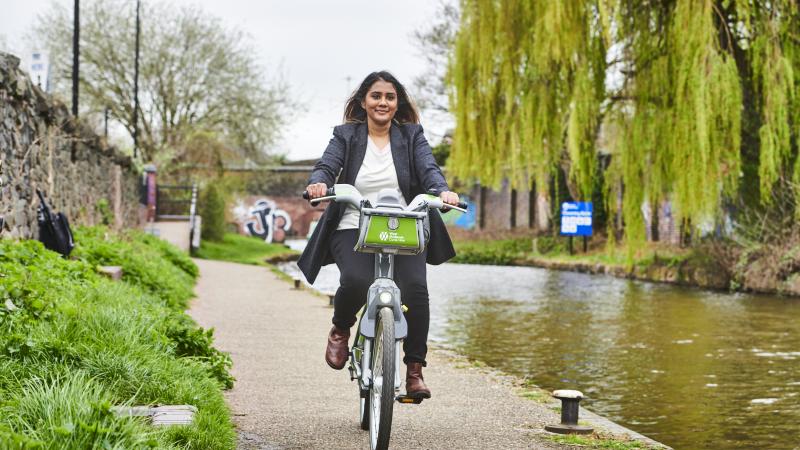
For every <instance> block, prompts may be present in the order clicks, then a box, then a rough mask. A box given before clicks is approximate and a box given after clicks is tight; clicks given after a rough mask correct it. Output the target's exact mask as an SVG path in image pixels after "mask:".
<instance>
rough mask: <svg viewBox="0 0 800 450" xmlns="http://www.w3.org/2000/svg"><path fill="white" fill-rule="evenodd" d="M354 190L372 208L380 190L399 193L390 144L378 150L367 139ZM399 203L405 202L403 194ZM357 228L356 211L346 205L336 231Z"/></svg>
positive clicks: (370, 140) (369, 139)
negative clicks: (367, 201) (390, 190)
mask: <svg viewBox="0 0 800 450" xmlns="http://www.w3.org/2000/svg"><path fill="white" fill-rule="evenodd" d="M355 188H356V189H358V192H360V193H361V195H363V196H364V198H366V199H367V200H369V202H370V203H372V205H373V206H374V205H375V203H376V202H377V201H378V192H380V191H381V189H395V190H397V192H400V184H399V183H398V182H397V171H395V169H394V160H393V159H392V144H391V143H387V144H386V147H384V148H382V149H379V148H378V147H377V146H376V145H375V143H374V142H372V139H371V138H368V139H367V152H366V153H365V154H364V162H363V163H361V169H359V170H358V175H357V176H356V182H355ZM400 201H401V203H402V204H403V206H404V207H405V206H407V205H406V201H405V199H404V198H403V194H402V193H401V194H400ZM353 228H358V209H356V208H355V207H354V206H351V205H347V209H346V210H345V212H344V215H343V216H342V220H341V221H340V222H339V226H338V227H337V228H336V229H337V230H351V229H353Z"/></svg>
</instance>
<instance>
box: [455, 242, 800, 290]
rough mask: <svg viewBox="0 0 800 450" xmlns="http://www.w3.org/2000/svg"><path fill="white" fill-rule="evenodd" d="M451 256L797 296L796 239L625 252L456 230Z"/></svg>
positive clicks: (799, 251) (799, 255)
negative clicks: (778, 242) (770, 243)
mask: <svg viewBox="0 0 800 450" xmlns="http://www.w3.org/2000/svg"><path fill="white" fill-rule="evenodd" d="M458 236H459V238H458V239H456V240H455V242H454V244H455V247H456V253H457V254H456V258H454V259H453V260H452V261H451V262H455V263H468V264H489V265H506V266H522V267H539V268H543V269H550V270H560V271H571V272H579V273H589V274H601V275H609V276H614V277H617V278H626V279H633V280H640V281H649V282H655V283H666V284H672V285H676V286H690V287H698V288H702V289H710V290H717V291H728V292H748V293H757V294H769V295H782V296H787V297H800V244H799V245H794V244H793V243H791V242H786V243H782V244H781V245H768V244H763V243H751V244H747V245H746V246H744V245H742V244H737V243H734V242H730V241H708V242H703V243H700V244H697V245H694V246H691V247H687V248H681V247H675V246H670V245H666V244H663V243H653V242H646V243H642V245H641V246H640V247H639V248H638V249H637V250H636V251H635V252H634V255H633V257H632V258H629V257H628V254H627V252H628V250H627V249H626V248H625V247H623V246H618V247H607V245H606V242H605V241H604V240H602V239H600V240H597V239H596V240H594V241H591V242H590V243H589V246H588V251H582V249H581V247H582V245H581V243H580V242H576V243H575V245H574V252H573V253H570V252H569V250H568V245H567V242H568V240H567V238H563V237H561V238H559V237H553V236H538V237H530V236H524V235H523V236H519V235H516V236H515V235H497V236H494V235H486V236H479V237H477V238H476V237H475V236H470V235H468V234H463V233H461V234H458Z"/></svg>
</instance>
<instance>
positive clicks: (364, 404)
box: [359, 395, 369, 431]
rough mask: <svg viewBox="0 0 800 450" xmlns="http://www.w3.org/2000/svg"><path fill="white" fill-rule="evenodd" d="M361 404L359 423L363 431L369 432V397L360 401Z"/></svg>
mask: <svg viewBox="0 0 800 450" xmlns="http://www.w3.org/2000/svg"><path fill="white" fill-rule="evenodd" d="M360 400H361V401H360V402H359V403H360V405H359V422H360V423H361V429H362V430H364V431H369V395H367V396H366V397H363V398H361V399H360Z"/></svg>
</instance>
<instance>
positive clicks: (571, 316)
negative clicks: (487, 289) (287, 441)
mask: <svg viewBox="0 0 800 450" xmlns="http://www.w3.org/2000/svg"><path fill="white" fill-rule="evenodd" d="M431 269H432V272H439V275H440V276H442V277H443V278H446V277H447V273H448V272H449V271H453V272H459V278H461V279H463V280H468V279H470V278H473V279H481V280H482V281H480V282H481V283H487V284H494V286H495V289H494V290H495V292H494V293H492V294H489V295H485V294H483V295H480V296H478V297H477V298H476V297H475V296H470V295H467V296H453V297H450V296H448V295H447V294H446V292H444V291H442V292H437V298H446V297H449V299H448V301H447V302H446V305H447V306H446V308H445V309H444V311H443V312H444V314H445V316H446V317H447V319H446V326H445V327H444V328H443V329H441V330H440V331H441V332H443V339H444V340H445V341H447V342H450V343H452V344H453V345H455V346H456V347H457V348H459V349H460V350H461V351H463V352H464V353H466V354H467V355H469V356H471V357H474V358H478V359H481V360H483V361H485V362H487V363H488V364H490V365H492V366H495V367H498V368H500V369H502V370H504V371H507V372H510V373H514V374H517V375H520V376H525V377H528V378H530V379H532V380H535V381H536V382H537V383H538V384H540V385H541V386H543V387H545V388H548V389H553V388H576V389H580V390H582V391H583V392H584V393H585V394H586V395H587V396H588V399H587V404H588V405H587V406H590V407H591V408H593V409H594V410H596V411H597V412H599V413H601V414H603V415H605V416H607V417H609V418H611V419H612V420H615V421H617V422H620V423H622V424H625V425H627V426H629V427H631V428H633V429H635V430H637V431H639V432H642V433H644V434H646V435H649V436H651V437H653V438H655V439H657V440H660V441H662V442H664V443H666V444H669V445H672V446H674V447H675V448H698V449H699V448H706V449H724V448H730V449H733V448H765V449H766V448H775V449H778V448H794V447H795V446H796V445H798V443H800V425H798V420H800V400H799V399H798V391H800V383H796V384H792V383H793V382H796V380H797V378H798V377H799V376H800V370H799V368H800V365H798V360H800V352H798V349H800V338H798V336H800V334H798V332H800V326H798V322H797V321H796V320H794V319H790V318H794V317H796V315H797V313H798V311H800V303H798V302H795V301H791V300H786V299H780V298H772V297H755V296H746V295H725V294H717V293H709V292H703V291H699V290H692V289H680V288H675V287H670V286H663V285H653V284H645V283H638V282H631V281H625V280H618V279H612V278H607V277H601V276H590V275H583V274H575V273H567V272H546V271H540V270H536V269H520V268H515V269H514V273H511V272H509V276H513V278H514V279H515V282H514V283H513V284H512V286H513V289H512V291H511V292H508V291H507V289H506V288H507V286H508V285H507V283H506V280H507V278H505V277H504V278H496V277H492V278H486V277H482V274H483V273H484V270H485V269H484V268H483V267H476V266H467V265H462V266H449V267H448V266H442V267H441V268H431ZM526 271H527V273H525V272H526ZM522 279H528V280H529V283H527V285H526V284H525V283H520V282H519V280H522ZM462 288H464V286H462ZM432 296H433V295H432Z"/></svg>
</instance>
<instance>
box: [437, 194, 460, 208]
mask: <svg viewBox="0 0 800 450" xmlns="http://www.w3.org/2000/svg"><path fill="white" fill-rule="evenodd" d="M439 198H440V199H442V202H444V203H446V204H448V205H458V194H456V193H455V192H450V191H444V192H442V193H441V194H439Z"/></svg>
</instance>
